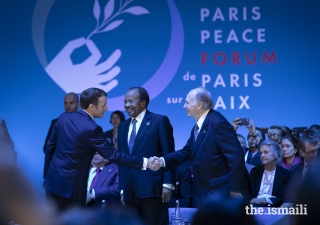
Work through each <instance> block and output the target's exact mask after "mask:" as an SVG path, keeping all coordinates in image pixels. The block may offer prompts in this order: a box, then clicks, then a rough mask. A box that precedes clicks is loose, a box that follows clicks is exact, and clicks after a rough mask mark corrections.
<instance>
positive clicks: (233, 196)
mask: <svg viewBox="0 0 320 225" xmlns="http://www.w3.org/2000/svg"><path fill="white" fill-rule="evenodd" d="M230 195H231V197H232V198H243V196H242V194H241V193H240V192H232V191H231V192H230Z"/></svg>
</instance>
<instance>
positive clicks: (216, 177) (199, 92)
mask: <svg viewBox="0 0 320 225" xmlns="http://www.w3.org/2000/svg"><path fill="white" fill-rule="evenodd" d="M212 107H213V101H212V98H211V93H210V92H209V91H207V90H206V89H204V88H196V89H193V90H191V91H190V92H189V93H188V95H187V97H186V103H185V104H184V108H185V109H186V110H187V112H188V116H190V117H193V118H194V119H195V120H196V124H195V126H194V127H193V128H192V130H191V134H190V138H189V140H188V141H187V144H186V145H185V146H184V147H183V149H181V150H179V151H175V152H174V153H171V154H168V155H165V156H163V157H162V158H158V159H157V158H154V163H155V164H157V163H159V164H160V165H161V166H164V167H165V168H166V169H167V170H168V169H172V168H173V167H175V166H178V165H180V164H182V163H183V162H186V161H188V160H190V161H191V166H192V167H193V169H194V172H195V175H196V176H195V178H196V179H197V186H198V189H199V197H200V199H201V201H202V202H203V200H205V199H207V198H208V197H210V196H212V195H214V194H217V193H219V195H223V196H226V197H228V196H232V197H234V198H242V197H243V193H244V191H247V190H246V189H247V188H249V183H250V180H249V179H250V178H249V175H248V173H247V171H246V169H245V163H244V153H243V150H242V148H241V146H240V143H239V141H238V139H237V135H236V133H235V131H234V130H233V128H232V126H231V124H230V123H229V122H228V121H227V120H226V119H225V118H224V117H223V116H222V115H221V114H220V113H219V112H217V111H214V110H212ZM246 194H247V193H246Z"/></svg>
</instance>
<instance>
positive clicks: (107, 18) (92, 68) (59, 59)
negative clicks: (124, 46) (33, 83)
mask: <svg viewBox="0 0 320 225" xmlns="http://www.w3.org/2000/svg"><path fill="white" fill-rule="evenodd" d="M132 1H133V0H126V1H125V2H124V3H123V4H122V1H120V7H119V9H118V11H117V12H114V5H115V4H114V3H115V1H114V0H109V2H108V3H107V4H106V6H105V8H104V18H103V21H102V22H101V23H100V11H101V9H100V4H99V2H98V0H95V2H94V6H93V15H94V17H95V19H96V21H97V25H96V28H95V29H94V30H93V31H92V32H91V33H90V34H89V36H88V37H87V38H86V39H85V38H84V37H82V38H78V39H75V40H72V41H69V42H68V43H67V44H66V45H65V46H64V47H63V48H62V50H61V51H60V52H59V53H58V54H57V55H56V56H55V57H54V58H53V60H52V61H51V62H50V63H49V64H48V65H47V67H46V68H45V70H46V72H47V73H48V74H49V76H50V77H51V78H52V79H53V80H54V81H55V82H56V83H57V84H58V85H59V86H60V87H61V88H62V89H63V90H64V91H65V92H76V93H81V92H82V91H83V90H85V89H87V88H89V87H97V88H101V89H103V90H104V91H106V92H109V91H111V90H112V89H113V88H115V87H116V86H117V85H118V80H116V79H114V78H115V77H116V76H117V75H119V73H120V71H121V69H120V67H119V66H114V65H115V64H116V62H117V61H118V60H119V58H120V57H121V50H119V49H116V50H115V51H114V52H113V53H112V54H111V56H109V58H108V59H107V60H106V61H104V62H102V63H100V64H98V65H97V63H98V62H99V60H100V58H101V56H102V55H101V53H100V51H99V49H98V48H97V46H96V45H95V44H94V42H93V41H92V40H90V38H91V37H92V35H94V34H98V33H103V32H107V31H111V30H114V29H115V28H117V27H118V26H120V25H121V24H122V23H123V22H124V20H114V19H115V18H116V17H117V16H119V15H121V14H123V13H130V14H133V15H143V14H148V13H149V11H148V10H146V9H145V8H143V7H140V6H133V7H130V8H127V6H128V4H130V3H131V2H132ZM84 45H86V47H87V48H88V50H89V51H90V53H91V56H90V57H89V58H87V59H86V60H85V61H84V62H82V63H80V64H73V62H72V60H71V57H70V56H71V54H72V53H73V52H74V50H76V49H77V48H80V47H82V46H84ZM73 81H76V82H73ZM106 82H108V83H107V84H106V85H104V84H103V83H106Z"/></svg>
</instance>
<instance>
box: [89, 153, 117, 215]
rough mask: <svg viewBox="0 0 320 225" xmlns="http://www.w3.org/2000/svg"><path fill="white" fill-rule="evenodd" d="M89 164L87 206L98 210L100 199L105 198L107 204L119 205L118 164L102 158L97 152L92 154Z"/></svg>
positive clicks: (99, 208)
mask: <svg viewBox="0 0 320 225" xmlns="http://www.w3.org/2000/svg"><path fill="white" fill-rule="evenodd" d="M91 165H92V167H91V169H90V172H89V177H88V186H87V190H88V192H89V194H88V195H87V196H88V199H87V207H89V208H90V209H92V210H94V211H100V210H101V206H102V200H105V202H106V205H108V206H110V205H114V206H117V205H119V206H120V205H121V203H120V191H119V173H118V165H116V164H114V163H111V162H110V161H109V160H107V159H105V158H103V157H102V156H101V155H100V154H99V153H98V152H96V154H95V155H94V156H93V159H92V161H91Z"/></svg>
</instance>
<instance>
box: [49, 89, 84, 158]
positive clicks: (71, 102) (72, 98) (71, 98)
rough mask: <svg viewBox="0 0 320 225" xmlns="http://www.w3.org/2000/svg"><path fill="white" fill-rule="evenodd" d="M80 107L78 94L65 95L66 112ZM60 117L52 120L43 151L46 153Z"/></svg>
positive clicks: (75, 110)
mask: <svg viewBox="0 0 320 225" xmlns="http://www.w3.org/2000/svg"><path fill="white" fill-rule="evenodd" d="M78 108H79V97H78V95H77V94H75V93H73V92H70V93H68V94H66V95H65V96H64V111H65V112H77V111H78ZM57 121H58V118H56V119H54V120H52V121H51V124H50V128H49V131H48V133H47V136H46V140H45V142H44V146H43V152H44V153H46V148H47V142H48V140H49V138H50V136H51V133H52V130H53V127H54V125H55V124H56V123H57Z"/></svg>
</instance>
